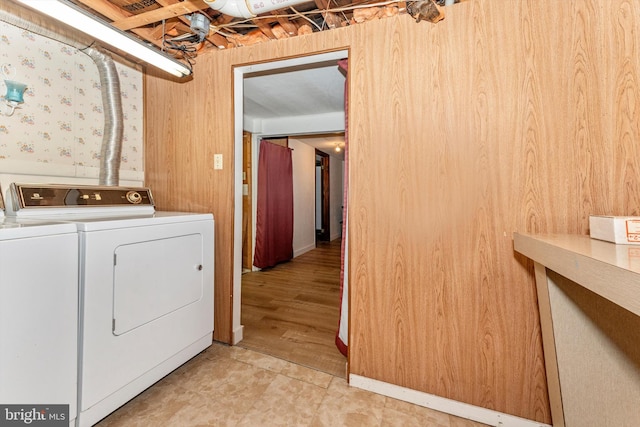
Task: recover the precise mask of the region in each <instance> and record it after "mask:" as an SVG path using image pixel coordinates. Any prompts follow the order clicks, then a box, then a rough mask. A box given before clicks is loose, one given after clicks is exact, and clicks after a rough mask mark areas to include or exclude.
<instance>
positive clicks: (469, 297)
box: [146, 0, 640, 423]
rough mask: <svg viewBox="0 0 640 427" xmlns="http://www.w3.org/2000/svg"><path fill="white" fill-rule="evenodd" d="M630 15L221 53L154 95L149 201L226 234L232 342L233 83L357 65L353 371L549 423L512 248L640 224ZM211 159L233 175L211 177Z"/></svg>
mask: <svg viewBox="0 0 640 427" xmlns="http://www.w3.org/2000/svg"><path fill="white" fill-rule="evenodd" d="M638 19H640V3H639V2H638V1H636V0H633V1H632V0H612V1H607V2H604V1H600V0H572V1H562V2H558V1H555V0H536V1H518V2H514V1H508V0H492V1H480V0H471V1H468V2H465V3H461V4H458V5H455V6H453V7H451V8H450V9H448V13H447V18H446V19H445V20H444V21H442V22H440V23H438V24H437V25H432V24H426V23H420V24H416V23H415V22H414V21H413V20H411V18H410V17H408V16H406V15H405V16H399V17H397V18H390V19H385V20H382V21H379V22H370V23H367V24H363V25H358V26H353V27H347V28H343V29H336V30H332V31H328V32H323V33H319V34H314V35H310V36H301V37H297V38H294V39H289V40H280V41H272V42H268V43H264V44H261V45H259V46H254V47H246V48H239V49H232V50H229V51H220V52H217V53H216V54H215V55H210V56H208V57H205V58H202V59H199V60H198V64H197V66H196V74H195V76H194V80H193V81H192V82H189V83H186V84H177V83H172V82H169V81H165V80H163V79H162V78H158V77H155V76H149V78H148V79H147V98H146V99H147V104H146V108H147V152H146V162H147V163H146V168H147V178H148V179H147V184H149V185H150V186H151V187H152V188H153V190H154V193H155V195H156V199H157V200H158V202H159V207H160V208H162V209H188V210H198V211H211V212H213V213H214V214H215V216H216V227H217V234H216V250H217V252H216V278H215V279H216V339H218V340H221V341H227V342H228V341H229V339H230V336H231V335H230V334H231V331H230V324H231V323H230V319H231V317H230V307H231V306H230V300H231V297H232V295H231V289H232V270H231V269H232V265H231V264H232V251H233V242H232V227H233V222H232V219H233V170H232V168H231V167H230V166H231V165H233V116H232V111H233V101H232V92H233V88H232V67H233V66H235V65H240V64H247V63H251V62H259V61H268V60H273V59H278V58H282V57H286V56H292V55H303V54H307V53H312V52H318V51H324V50H333V49H342V48H349V49H350V65H349V72H350V77H349V81H350V111H349V117H350V120H351V121H350V125H349V130H350V136H349V139H350V161H351V166H350V177H349V182H350V195H349V206H350V214H349V220H350V226H349V230H350V231H349V233H350V234H349V239H350V269H349V271H350V277H349V279H350V292H351V299H350V301H351V309H350V310H351V311H350V316H351V331H350V370H351V372H352V373H354V374H357V375H362V376H365V377H370V378H374V379H378V380H381V381H386V382H389V383H392V384H398V385H401V386H404V387H409V388H413V389H417V390H420V391H425V392H428V393H433V394H436V395H440V396H444V397H447V398H451V399H455V400H459V401H462V402H467V403H471V404H474V405H479V406H483V407H487V408H490V409H495V410H498V411H502V412H506V413H509V414H514V415H517V416H521V417H524V418H528V419H533V420H537V421H540V422H547V423H548V422H550V411H549V404H548V396H547V386H546V379H545V373H544V361H543V356H542V354H543V353H542V344H541V338H540V324H539V319H538V310H537V299H536V292H535V285H534V274H533V265H532V263H530V262H528V261H527V260H526V259H525V258H523V257H522V256H519V255H514V252H513V243H512V233H513V232H514V231H522V232H530V233H544V232H554V233H555V232H561V233H579V234H586V233H587V231H588V220H587V219H588V215H589V214H591V213H596V214H603V213H610V214H621V215H637V214H639V213H640V192H639V186H638V173H639V169H640V155H639V154H640V153H639V150H640V144H639V143H638V140H639V137H640V129H639V126H640V125H639V123H640V120H639V114H640V105H639V103H640V96H639V95H638V91H639V89H640V87H639V81H640V80H639V77H640V61H638V55H639V54H638V52H639V51H640V28H639V24H638ZM213 153H222V154H223V155H224V158H225V165H226V166H225V169H224V170H222V171H214V170H213V168H212V166H213V164H212V163H213V162H212V155H213Z"/></svg>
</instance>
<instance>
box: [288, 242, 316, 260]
mask: <svg viewBox="0 0 640 427" xmlns="http://www.w3.org/2000/svg"><path fill="white" fill-rule="evenodd" d="M315 248H316V244H315V243H312V244H310V245H307V246H304V247H302V248H298V249H296V250H294V251H293V257H294V258H295V257H298V256H300V255H302V254H304V253H306V252H309V251H310V250H313V249H315Z"/></svg>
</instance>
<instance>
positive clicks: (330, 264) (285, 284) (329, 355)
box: [238, 239, 346, 378]
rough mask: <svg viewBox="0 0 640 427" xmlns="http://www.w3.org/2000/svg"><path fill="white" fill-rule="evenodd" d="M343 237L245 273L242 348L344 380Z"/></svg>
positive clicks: (243, 279)
mask: <svg viewBox="0 0 640 427" xmlns="http://www.w3.org/2000/svg"><path fill="white" fill-rule="evenodd" d="M339 305H340V239H336V240H334V241H332V242H330V243H319V245H318V247H317V248H316V249H314V250H311V251H309V252H307V253H305V254H302V255H300V256H298V257H296V258H294V259H293V260H291V261H289V262H286V263H282V264H278V265H277V266H275V267H273V268H270V269H265V270H262V271H257V272H250V273H245V274H243V275H242V309H241V321H242V324H243V325H244V333H243V337H244V338H243V340H242V341H241V342H239V343H238V346H240V347H244V348H247V349H249V350H253V351H257V352H260V353H264V354H269V355H271V356H275V357H278V358H280V359H284V360H287V361H290V362H293V363H296V364H299V365H303V366H307V367H310V368H314V369H317V370H319V371H322V372H326V373H329V374H332V375H335V376H339V377H342V378H345V377H346V358H345V357H344V356H343V355H342V354H341V353H340V352H339V351H338V349H337V348H336V346H335V334H336V330H337V328H338V321H339V315H340V308H339Z"/></svg>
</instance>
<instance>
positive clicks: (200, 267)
mask: <svg viewBox="0 0 640 427" xmlns="http://www.w3.org/2000/svg"><path fill="white" fill-rule="evenodd" d="M196 268H197V269H198V271H202V269H203V268H204V267H202V264H199V265H198V267H196Z"/></svg>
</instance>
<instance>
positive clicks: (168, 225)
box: [12, 184, 214, 427]
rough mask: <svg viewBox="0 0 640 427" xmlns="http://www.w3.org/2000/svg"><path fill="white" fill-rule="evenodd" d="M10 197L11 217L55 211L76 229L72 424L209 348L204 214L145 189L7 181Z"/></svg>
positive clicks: (209, 271)
mask: <svg viewBox="0 0 640 427" xmlns="http://www.w3.org/2000/svg"><path fill="white" fill-rule="evenodd" d="M12 193H14V194H15V196H17V200H20V202H21V206H20V209H19V210H17V212H16V215H18V216H24V217H34V216H38V217H41V216H42V215H43V214H46V213H47V212H49V213H53V214H55V215H62V216H63V217H64V218H66V219H68V220H71V221H73V223H74V224H75V226H76V228H77V231H78V236H79V243H80V258H79V259H80V340H79V348H80V352H79V354H80V360H79V414H78V422H77V424H78V425H79V426H83V427H84V426H90V425H93V424H95V423H97V422H98V421H99V420H100V419H102V418H104V417H105V416H107V415H108V414H109V413H111V412H112V411H114V410H115V409H117V408H118V407H119V406H121V405H123V404H124V403H126V402H127V401H128V400H130V399H131V398H132V397H134V396H136V395H137V394H139V393H140V392H141V391H143V390H144V389H146V388H147V387H149V386H150V385H152V384H153V383H154V382H156V381H158V380H159V379H161V378H162V377H163V376H165V375H166V374H168V373H169V372H171V371H172V370H174V369H175V368H177V367H178V366H180V365H181V364H183V363H184V362H186V361H187V360H189V359H190V358H192V357H193V356H195V355H197V354H198V353H199V352H200V351H202V350H204V349H205V348H207V347H208V346H209V345H211V343H212V333H213V273H214V269H213V262H214V221H213V216H212V215H211V214H191V213H179V212H154V208H153V200H152V197H151V193H150V191H149V190H148V189H144V188H136V189H132V188H121V187H78V186H76V187H73V188H69V187H63V186H54V185H49V186H43V185H24V184H13V185H12ZM54 217H55V216H54Z"/></svg>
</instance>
